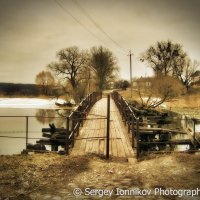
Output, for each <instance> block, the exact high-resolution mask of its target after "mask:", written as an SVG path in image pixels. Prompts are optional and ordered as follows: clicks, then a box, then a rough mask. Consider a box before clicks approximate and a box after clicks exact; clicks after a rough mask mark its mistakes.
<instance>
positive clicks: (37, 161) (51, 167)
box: [0, 154, 200, 200]
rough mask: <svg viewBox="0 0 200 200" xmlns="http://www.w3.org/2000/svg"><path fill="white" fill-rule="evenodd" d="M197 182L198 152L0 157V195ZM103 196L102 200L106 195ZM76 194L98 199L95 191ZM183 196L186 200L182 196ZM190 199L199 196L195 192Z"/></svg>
mask: <svg viewBox="0 0 200 200" xmlns="http://www.w3.org/2000/svg"><path fill="white" fill-rule="evenodd" d="M199 186H200V155H188V154H187V155H180V154H178V155H170V156H161V157H157V158H151V159H149V160H144V161H140V162H138V163H135V164H129V163H128V162H124V160H120V159H118V160H111V161H106V160H104V159H100V158H97V157H92V156H79V157H73V156H60V155H56V154H34V155H18V156H17V155H15V156H1V157H0V199H13V200H14V199H23V200H26V199H27V200H28V199H33V200H43V199H46V200H65V199H66V200H68V199H76V198H75V196H74V195H73V190H74V188H80V189H82V191H84V190H85V188H89V189H90V190H91V189H107V190H113V191H114V192H116V190H117V188H120V189H122V190H124V189H126V190H130V189H131V188H135V189H151V190H152V191H153V190H154V188H155V187H161V188H163V189H165V188H173V189H195V188H197V187H199ZM114 192H113V195H112V196H111V197H110V198H108V199H180V198H179V197H175V196H155V195H150V196H142V197H141V196H138V197H136V196H119V195H118V196H116V195H114ZM105 197H106V196H104V198H103V199H105ZM78 199H102V198H100V197H99V195H94V196H84V195H82V196H81V197H79V198H78ZM184 199H189V197H185V198H184ZM192 199H199V196H198V197H195V198H192Z"/></svg>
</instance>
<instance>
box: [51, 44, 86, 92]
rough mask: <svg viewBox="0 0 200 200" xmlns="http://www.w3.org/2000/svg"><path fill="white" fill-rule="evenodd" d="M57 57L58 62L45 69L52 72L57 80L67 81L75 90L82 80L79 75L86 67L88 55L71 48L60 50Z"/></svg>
mask: <svg viewBox="0 0 200 200" xmlns="http://www.w3.org/2000/svg"><path fill="white" fill-rule="evenodd" d="M57 57H58V59H59V61H58V62H52V63H51V64H49V65H48V66H47V67H48V68H49V69H51V70H52V71H54V72H55V74H56V75H57V76H58V77H59V78H61V79H64V80H67V81H69V82H70V84H71V86H72V88H73V90H75V89H76V88H77V86H78V83H79V81H80V80H81V78H82V76H81V74H83V73H84V69H85V68H86V67H87V63H88V59H87V58H88V54H87V53H86V52H85V51H80V50H79V48H78V47H76V46H73V47H69V48H65V49H62V50H60V51H59V52H58V53H57Z"/></svg>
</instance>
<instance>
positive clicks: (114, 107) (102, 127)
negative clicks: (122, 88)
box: [38, 92, 200, 162]
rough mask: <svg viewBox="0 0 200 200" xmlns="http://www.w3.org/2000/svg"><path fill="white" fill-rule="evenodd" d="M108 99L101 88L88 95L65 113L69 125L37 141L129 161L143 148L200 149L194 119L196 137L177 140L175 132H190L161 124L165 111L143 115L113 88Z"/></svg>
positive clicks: (78, 152)
mask: <svg viewBox="0 0 200 200" xmlns="http://www.w3.org/2000/svg"><path fill="white" fill-rule="evenodd" d="M109 99H110V98H108V101H107V97H104V98H102V94H101V93H98V92H94V93H92V94H90V95H88V96H87V97H86V98H85V99H84V100H83V101H82V102H81V103H80V104H79V106H78V107H77V109H76V110H74V111H73V112H71V114H70V115H69V116H67V117H66V129H64V128H63V129H62V130H59V129H56V128H55V129H53V130H52V129H50V130H49V129H48V130H47V131H49V132H50V134H48V136H49V138H50V139H49V140H40V141H38V142H39V143H44V142H45V144H46V142H48V144H50V145H52V147H53V148H52V149H53V150H55V151H57V150H58V145H62V146H65V152H66V154H69V153H70V154H72V155H75V156H77V155H86V154H95V155H98V156H104V157H106V158H109V156H111V157H119V158H126V159H127V160H129V161H130V162H135V160H134V158H137V159H138V158H139V157H140V154H141V153H142V152H150V153H151V152H152V153H154V152H155V153H159V152H161V151H162V152H163V151H164V152H166V151H169V152H173V151H174V150H173V149H174V147H175V146H174V145H189V146H190V149H189V150H188V151H187V152H189V151H190V150H191V151H192V152H194V151H196V150H197V151H198V149H199V147H200V143H199V141H198V137H197V134H198V135H199V133H195V123H194V130H193V132H194V134H193V140H191V139H178V140H177V139H174V138H172V135H173V134H180V133H182V134H187V133H186V132H183V131H181V130H180V129H168V128H167V129H166V128H164V127H160V123H161V122H162V124H163V123H164V122H167V123H168V121H165V117H164V116H162V114H157V113H156V115H155V116H151V115H150V116H149V117H150V118H149V119H148V117H145V119H144V118H143V115H142V116H141V113H142V112H141V111H140V110H138V109H136V108H135V107H133V106H131V105H129V104H128V102H127V101H126V100H125V99H124V98H123V97H122V96H120V95H119V93H117V92H113V93H112V99H110V100H109ZM109 102H110V103H109ZM109 105H110V106H109ZM107 108H108V110H107ZM138 112H141V113H138ZM136 116H137V117H136ZM163 117H164V118H163ZM152 119H154V121H152ZM170 123H171V122H170ZM125 125H126V126H125ZM45 130H46V129H43V131H45ZM129 133H131V134H129ZM43 134H44V132H43ZM108 144H109V145H108ZM54 147H55V148H54ZM72 147H73V148H72ZM167 149H168V150H167Z"/></svg>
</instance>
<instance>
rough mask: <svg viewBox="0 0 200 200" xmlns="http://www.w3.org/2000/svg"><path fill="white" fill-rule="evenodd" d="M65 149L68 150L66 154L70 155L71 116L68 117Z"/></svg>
mask: <svg viewBox="0 0 200 200" xmlns="http://www.w3.org/2000/svg"><path fill="white" fill-rule="evenodd" d="M65 149H66V154H67V155H68V154H69V116H68V117H67V120H66V146H65Z"/></svg>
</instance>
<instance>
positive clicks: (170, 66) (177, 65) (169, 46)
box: [141, 41, 198, 90]
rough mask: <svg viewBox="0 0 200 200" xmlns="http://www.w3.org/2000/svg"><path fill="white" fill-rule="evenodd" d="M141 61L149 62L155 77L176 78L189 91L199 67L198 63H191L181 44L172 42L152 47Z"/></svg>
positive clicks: (142, 56)
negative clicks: (192, 77) (192, 78)
mask: <svg viewBox="0 0 200 200" xmlns="http://www.w3.org/2000/svg"><path fill="white" fill-rule="evenodd" d="M141 61H145V62H147V64H148V65H150V67H152V69H153V70H154V73H155V75H165V76H169V75H170V76H174V77H176V78H177V79H179V80H180V81H181V82H182V84H183V85H184V86H185V87H186V89H187V90H188V88H189V87H190V84H191V76H192V74H193V73H194V72H195V69H196V67H197V66H198V64H197V62H196V61H194V62H192V61H191V59H190V58H189V57H188V56H187V53H186V52H184V51H183V48H182V46H181V45H180V44H177V43H172V42H171V41H161V42H157V44H156V45H154V46H150V47H149V49H147V51H146V52H144V53H143V54H142V55H141Z"/></svg>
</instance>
